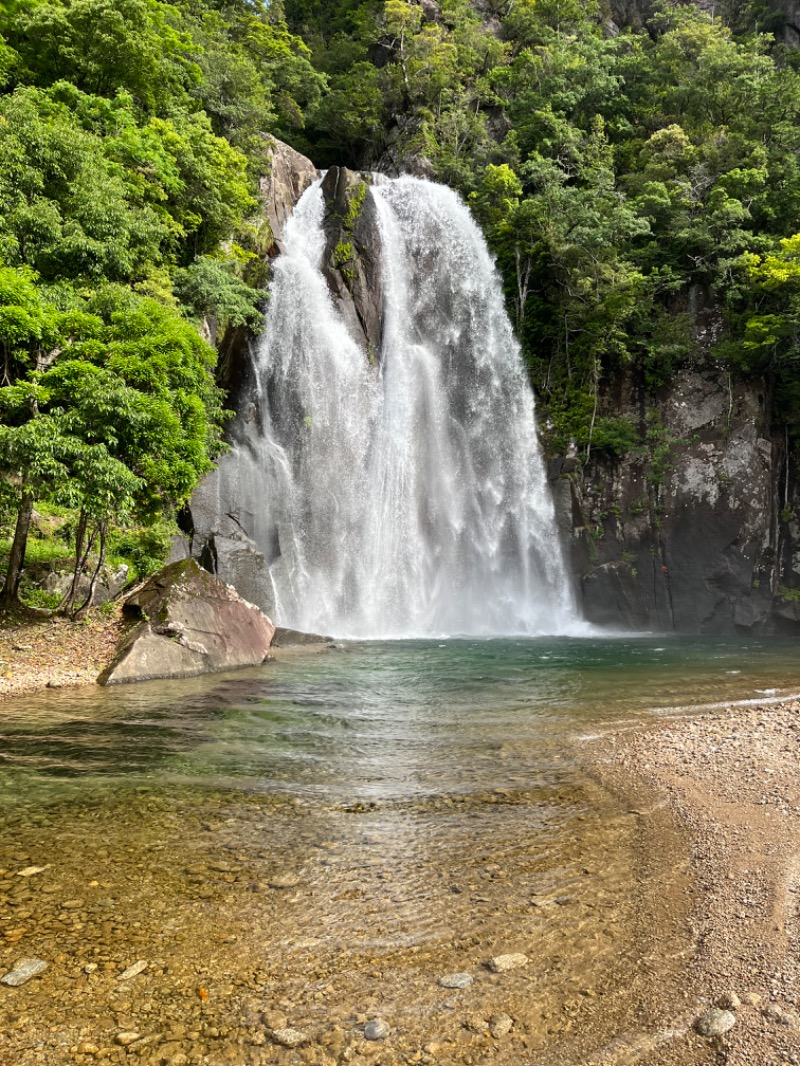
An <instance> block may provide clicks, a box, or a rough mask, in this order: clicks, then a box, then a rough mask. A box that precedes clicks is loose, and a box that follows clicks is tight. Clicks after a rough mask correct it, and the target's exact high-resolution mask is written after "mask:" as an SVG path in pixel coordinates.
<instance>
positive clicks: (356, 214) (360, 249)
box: [322, 167, 383, 361]
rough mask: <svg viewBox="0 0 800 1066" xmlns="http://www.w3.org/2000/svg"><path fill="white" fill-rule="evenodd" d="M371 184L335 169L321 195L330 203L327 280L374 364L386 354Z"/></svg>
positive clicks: (381, 278)
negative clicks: (382, 352) (379, 357)
mask: <svg viewBox="0 0 800 1066" xmlns="http://www.w3.org/2000/svg"><path fill="white" fill-rule="evenodd" d="M370 183H371V179H370V178H367V177H366V176H365V175H362V174H355V173H354V172H353V171H352V170H347V169H346V168H345V167H331V169H330V170H329V171H328V173H327V174H326V175H325V180H324V181H323V183H322V193H323V196H324V197H325V205H326V210H325V235H326V237H327V244H326V246H325V267H324V269H325V277H326V278H327V281H328V287H329V288H330V290H331V293H332V294H333V297H334V299H335V300H336V302H337V304H338V305H339V309H340V311H341V312H342V316H343V318H344V320H345V322H346V323H347V325H348V328H349V330H350V333H351V334H352V335H353V337H355V338H356V340H358V342H359V343H360V344H361V346H362V348H363V349H364V352H365V354H366V355H367V357H368V358H369V359H370V361H372V360H373V359H377V357H378V355H379V354H380V350H381V326H382V319H383V277H382V274H381V267H380V252H381V249H380V235H379V230H378V217H377V210H376V207H375V201H374V200H373V198H372V194H371V192H370Z"/></svg>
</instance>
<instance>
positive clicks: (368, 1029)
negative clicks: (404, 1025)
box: [364, 1018, 392, 1040]
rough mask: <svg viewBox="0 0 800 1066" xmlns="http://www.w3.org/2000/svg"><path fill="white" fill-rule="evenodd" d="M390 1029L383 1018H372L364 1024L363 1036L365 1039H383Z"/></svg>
mask: <svg viewBox="0 0 800 1066" xmlns="http://www.w3.org/2000/svg"><path fill="white" fill-rule="evenodd" d="M391 1031H392V1030H391V1029H390V1028H389V1026H388V1024H387V1023H386V1022H385V1021H384V1020H383V1018H373V1019H372V1021H371V1022H367V1024H366V1025H365V1026H364V1037H365V1039H366V1040H385V1039H386V1037H387V1036H388V1035H389V1033H391Z"/></svg>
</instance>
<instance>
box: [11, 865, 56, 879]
mask: <svg viewBox="0 0 800 1066" xmlns="http://www.w3.org/2000/svg"><path fill="white" fill-rule="evenodd" d="M49 869H50V867H49V866H26V867H25V869H24V870H17V877H33V876H34V875H35V874H43V873H44V872H45V870H49Z"/></svg>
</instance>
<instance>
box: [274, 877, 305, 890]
mask: <svg viewBox="0 0 800 1066" xmlns="http://www.w3.org/2000/svg"><path fill="white" fill-rule="evenodd" d="M267 884H268V885H269V887H270V888H277V889H287V888H297V886H298V885H299V884H300V878H299V877H295V876H294V875H293V874H276V876H275V877H270V879H269V881H268V882H267Z"/></svg>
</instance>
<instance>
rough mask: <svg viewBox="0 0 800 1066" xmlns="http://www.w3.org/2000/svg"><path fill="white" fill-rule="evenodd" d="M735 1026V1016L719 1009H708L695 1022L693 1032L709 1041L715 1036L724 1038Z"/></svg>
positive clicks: (730, 1012)
mask: <svg viewBox="0 0 800 1066" xmlns="http://www.w3.org/2000/svg"><path fill="white" fill-rule="evenodd" d="M734 1025H736V1015H735V1014H734V1013H733V1012H732V1011H729V1010H721V1009H720V1008H719V1007H710V1008H709V1009H708V1010H707V1011H705V1013H704V1014H701V1015H700V1017H699V1018H698V1019H697V1020H696V1021H695V1023H694V1028H695V1032H697V1033H699V1034H700V1036H704V1037H705V1038H706V1039H707V1040H711V1039H713V1038H714V1037H716V1036H724V1035H725V1033H727V1032H729V1031H730V1030H731V1029H733V1027H734Z"/></svg>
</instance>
